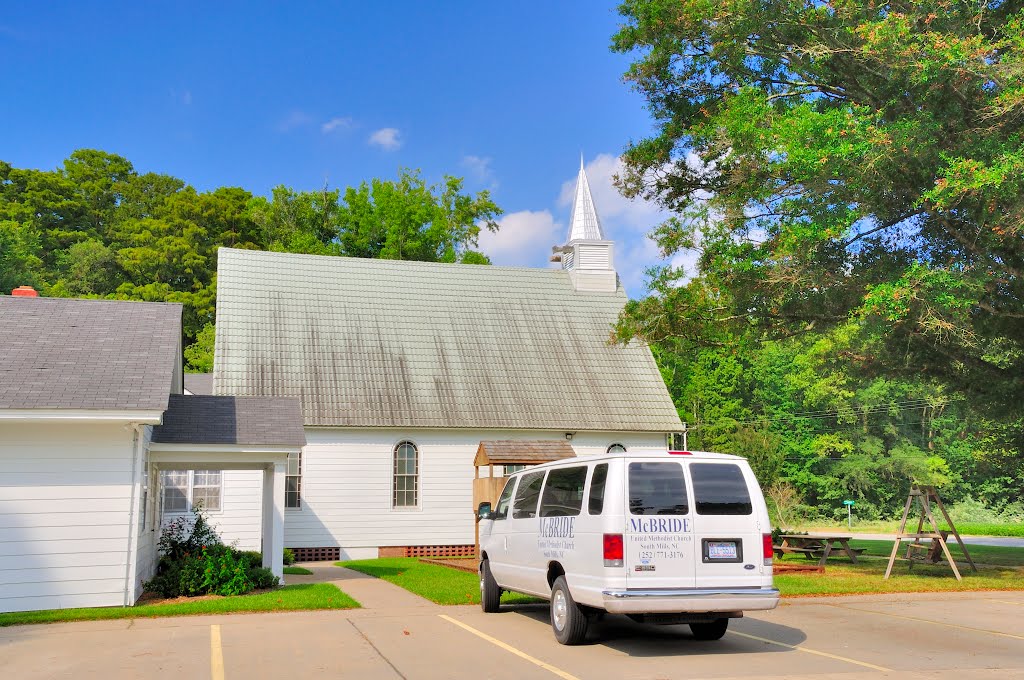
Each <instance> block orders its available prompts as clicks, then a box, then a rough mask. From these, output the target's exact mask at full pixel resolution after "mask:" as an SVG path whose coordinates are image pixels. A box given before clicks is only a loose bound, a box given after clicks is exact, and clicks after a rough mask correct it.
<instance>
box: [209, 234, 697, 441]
mask: <svg viewBox="0 0 1024 680" xmlns="http://www.w3.org/2000/svg"><path fill="white" fill-rule="evenodd" d="M218 260H219V265H218V276H217V281H218V283H217V298H218V299H217V338H216V346H215V352H214V357H215V358H214V394H234V395H262V396H295V397H299V398H300V399H301V400H302V410H303V415H304V417H305V422H306V424H307V425H334V426H360V427H444V428H513V429H555V430H562V429H564V430H573V431H575V430H611V431H657V432H668V431H676V430H679V429H681V423H680V421H679V416H678V414H677V413H676V410H675V407H674V406H673V404H672V400H671V399H670V397H669V394H668V391H667V389H666V388H665V384H664V382H663V381H662V378H661V375H660V374H659V372H658V368H657V366H656V365H655V363H654V359H653V357H652V356H651V352H650V349H649V348H648V347H647V346H646V345H643V344H641V343H638V342H633V343H630V344H629V345H627V346H621V345H612V344H609V342H608V339H609V335H610V331H611V328H612V324H613V323H614V322H615V320H616V318H617V317H618V314H619V312H620V311H621V309H622V307H623V305H624V304H625V302H626V296H625V294H624V293H623V292H622V290H621V287H620V288H619V290H617V291H616V292H614V293H587V292H579V291H576V290H574V289H573V285H572V281H571V280H570V278H569V274H568V273H567V272H565V271H562V270H555V269H526V268H514V267H487V266H474V265H459V264H438V263H426V262H399V261H389V260H366V259H358V258H341V257H323V256H316V255H294V254H287V253H266V252H257V251H250V250H235V249H228V248H221V249H220V251H219V256H218Z"/></svg>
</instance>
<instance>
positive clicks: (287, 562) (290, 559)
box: [284, 548, 295, 567]
mask: <svg viewBox="0 0 1024 680" xmlns="http://www.w3.org/2000/svg"><path fill="white" fill-rule="evenodd" d="M293 564H295V553H294V552H292V549H291V548H285V549H284V566H286V567H288V566H291V565H293Z"/></svg>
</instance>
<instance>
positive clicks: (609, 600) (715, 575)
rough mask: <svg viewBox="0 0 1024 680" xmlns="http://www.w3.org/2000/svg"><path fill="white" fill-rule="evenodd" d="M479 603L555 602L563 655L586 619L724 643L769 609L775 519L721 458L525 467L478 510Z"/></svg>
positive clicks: (608, 458)
mask: <svg viewBox="0 0 1024 680" xmlns="http://www.w3.org/2000/svg"><path fill="white" fill-rule="evenodd" d="M478 517H479V518H480V595H481V603H482V606H483V609H484V611H485V612H496V611H498V608H499V600H500V597H501V593H502V591H514V592H519V593H526V594H529V595H535V596H537V597H543V598H545V599H549V600H550V601H551V626H552V628H554V632H555V638H556V639H557V640H558V641H559V642H560V643H562V644H568V645H571V644H577V643H579V642H582V641H583V639H584V637H585V636H586V632H587V625H588V623H589V621H590V619H591V618H593V617H594V616H595V615H598V614H600V613H601V612H612V613H616V614H626V615H628V616H630V617H631V618H633V619H635V620H638V621H643V622H651V623H688V624H689V625H690V628H691V630H692V631H693V635H694V637H696V638H697V639H698V640H717V639H718V638H720V637H722V636H723V635H724V634H725V631H726V628H727V627H728V625H729V619H730V618H737V617H740V616H742V615H743V611H744V610H764V609H773V608H774V607H775V606H776V605H777V604H778V603H779V591H778V590H776V589H775V588H774V587H773V586H772V537H771V527H770V525H769V520H768V510H767V507H766V506H765V503H764V496H763V495H762V494H761V490H760V487H759V486H758V484H757V480H756V479H755V478H754V473H753V472H752V471H751V469H750V465H749V464H748V463H747V461H746V460H744V459H743V458H739V457H737V456H727V455H723V454H717V453H700V452H692V453H691V452H688V451H666V452H665V453H662V454H657V453H655V454H647V453H645V454H638V455H630V454H628V453H617V454H608V455H603V456H594V457H587V458H572V459H568V460H561V461H557V462H554V463H545V464H543V465H538V466H536V467H532V468H528V469H526V470H522V471H520V472H517V473H515V474H514V475H512V476H510V477H509V478H508V482H507V483H506V484H505V487H504V489H503V491H502V493H501V496H500V498H499V499H498V502H497V505H496V506H495V507H494V508H491V506H490V504H489V503H481V504H480V507H479V509H478Z"/></svg>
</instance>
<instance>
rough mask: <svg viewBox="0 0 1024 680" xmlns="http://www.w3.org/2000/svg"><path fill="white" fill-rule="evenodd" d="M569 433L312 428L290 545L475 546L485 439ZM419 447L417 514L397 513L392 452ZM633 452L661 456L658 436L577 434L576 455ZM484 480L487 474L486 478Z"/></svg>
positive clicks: (360, 548) (289, 524) (351, 549)
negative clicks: (476, 471) (475, 498)
mask: <svg viewBox="0 0 1024 680" xmlns="http://www.w3.org/2000/svg"><path fill="white" fill-rule="evenodd" d="M564 436H565V433H564V432H528V431H514V432H513V431H480V430H469V431H437V430H415V429H409V430H393V429H381V430H366V429H342V428H338V429H332V428H306V439H307V441H308V442H309V444H308V445H307V446H306V447H305V448H304V449H303V454H302V455H303V461H302V462H303V471H302V507H301V508H300V509H292V510H287V511H286V512H285V534H284V535H285V545H287V546H289V547H320V546H341V547H342V548H343V549H344V550H345V551H346V553H347V556H352V557H361V556H365V555H367V554H368V552H372V551H367V550H366V549H367V548H376V547H378V546H391V545H445V544H448V545H455V544H468V543H472V542H473V522H474V513H473V508H472V479H473V458H474V456H475V455H476V449H477V446H478V444H479V443H480V441H481V440H485V439H486V440H491V439H561V438H564ZM403 440H409V441H412V442H413V443H415V444H416V446H417V448H418V449H419V456H420V459H419V461H420V482H419V489H420V503H419V507H418V508H392V507H391V475H392V450H393V447H394V446H395V444H397V443H398V442H400V441H403ZM613 443H621V444H624V445H625V446H626V447H627V448H628V449H629V450H630V451H636V452H640V451H659V450H661V451H663V450H664V449H665V436H664V435H662V434H658V433H621V432H616V433H601V432H579V433H576V434H575V435H574V437H573V440H572V445H573V448H574V449H575V450H576V453H577V455H580V456H585V455H597V454H603V453H604V452H605V451H606V449H607V447H608V445H609V444H613ZM483 474H486V472H484V473H483Z"/></svg>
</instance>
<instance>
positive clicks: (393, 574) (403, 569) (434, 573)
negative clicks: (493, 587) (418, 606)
mask: <svg viewBox="0 0 1024 680" xmlns="http://www.w3.org/2000/svg"><path fill="white" fill-rule="evenodd" d="M337 564H338V566H339V567H348V568H349V569H354V570H355V571H359V572H362V573H364V574H369V575H370V576H376V577H377V578H379V579H383V580H385V581H389V582H391V583H394V584H395V585H396V586H401V587H402V588H405V589H406V590H408V591H410V592H412V593H416V594H417V595H419V596H420V597H425V598H427V599H428V600H430V601H432V602H436V603H438V604H480V580H479V578H478V577H477V575H476V574H475V573H471V572H468V571H461V570H459V569H452V568H451V567H443V566H441V565H439V564H426V563H424V562H420V561H419V559H417V558H415V557H385V558H381V559H376V560H355V561H352V562H338V563H337ZM501 601H502V602H503V603H505V604H509V603H513V602H519V603H522V602H539V601H540V600H537V599H536V598H533V597H529V596H527V595H520V594H518V593H505V594H504V595H502V596H501Z"/></svg>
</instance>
